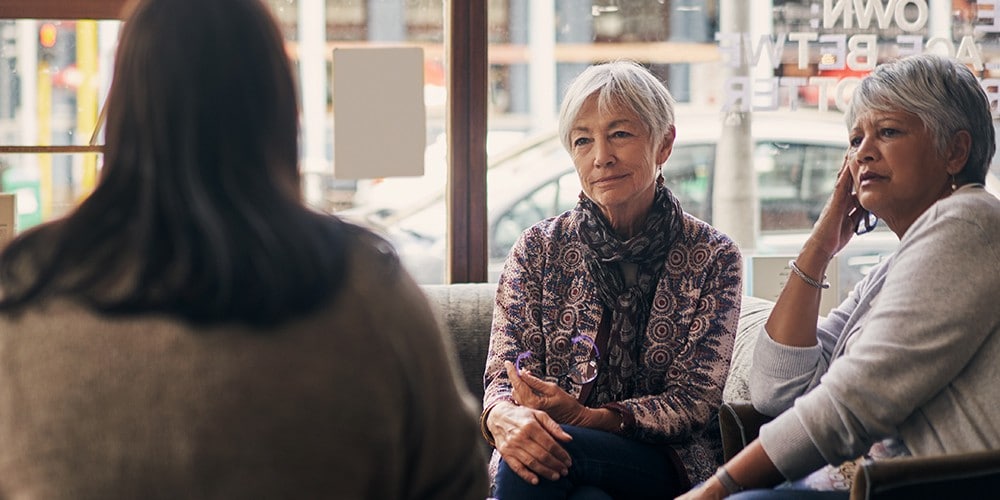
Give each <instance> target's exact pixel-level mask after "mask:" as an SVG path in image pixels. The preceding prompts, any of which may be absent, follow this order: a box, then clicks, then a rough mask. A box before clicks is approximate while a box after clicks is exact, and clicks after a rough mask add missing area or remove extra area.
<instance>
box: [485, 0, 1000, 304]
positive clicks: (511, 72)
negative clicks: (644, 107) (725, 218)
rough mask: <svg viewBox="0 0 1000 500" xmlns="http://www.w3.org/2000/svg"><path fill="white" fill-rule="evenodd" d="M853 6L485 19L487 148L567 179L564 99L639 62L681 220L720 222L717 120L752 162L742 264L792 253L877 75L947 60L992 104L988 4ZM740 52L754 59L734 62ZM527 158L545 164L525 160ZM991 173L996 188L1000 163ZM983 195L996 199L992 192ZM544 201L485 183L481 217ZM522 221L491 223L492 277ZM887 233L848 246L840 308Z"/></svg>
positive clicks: (544, 10) (556, 9) (888, 245)
mask: <svg viewBox="0 0 1000 500" xmlns="http://www.w3.org/2000/svg"><path fill="white" fill-rule="evenodd" d="M862 3H863V4H864V5H867V6H869V8H868V9H867V10H863V9H860V8H855V5H857V2H852V1H850V0H833V1H830V2H819V1H816V0H767V1H761V2H757V1H754V2H748V3H743V2H723V1H719V0H595V1H593V2H575V1H572V0H547V1H529V0H509V1H500V0H496V1H489V5H490V15H491V16H494V17H491V22H490V26H491V32H490V42H491V45H490V55H489V58H490V76H491V78H492V79H493V80H492V81H491V84H490V88H491V91H492V92H491V94H490V96H491V100H490V102H489V103H488V104H489V106H490V110H491V115H490V133H494V132H495V131H498V130H505V131H509V130H521V131H524V132H525V134H526V137H537V136H538V135H544V134H550V135H551V136H552V137H551V139H550V140H549V141H548V142H544V143H538V142H529V141H528V140H527V139H526V140H525V142H524V143H523V144H522V145H521V146H516V147H515V148H514V149H520V150H524V151H525V152H524V154H522V157H524V158H525V159H526V160H525V161H531V162H533V163H532V165H533V168H535V169H537V170H544V171H550V172H552V174H553V175H555V174H556V173H558V172H564V171H571V169H572V166H571V163H570V161H569V155H568V154H567V153H566V152H565V151H563V150H562V149H561V146H560V145H559V141H558V139H557V138H555V137H554V135H555V132H554V131H555V128H556V118H557V117H556V113H557V110H558V106H559V103H560V100H561V92H562V90H563V89H565V87H566V85H567V83H568V82H569V81H570V80H571V79H572V78H573V77H575V76H576V75H577V74H579V72H580V71H581V70H582V69H583V68H584V67H586V66H587V65H588V64H592V63H599V62H605V61H609V60H613V59H617V58H631V59H635V60H638V61H639V62H640V63H642V64H644V65H646V66H647V67H648V68H649V69H650V70H651V71H652V72H653V73H654V74H656V75H657V76H659V77H660V78H661V80H662V81H663V82H664V83H665V84H666V85H667V87H668V88H669V89H670V90H671V92H672V93H673V95H674V97H675V98H676V99H677V101H678V114H677V129H678V138H677V142H676V144H675V146H674V152H673V154H672V156H671V157H670V159H669V160H668V161H667V164H666V167H665V169H664V176H665V178H666V182H667V186H668V187H669V188H670V189H671V190H672V191H673V192H674V193H675V194H676V195H677V196H678V197H679V198H680V200H681V204H682V206H683V207H684V209H685V210H686V211H687V212H689V213H691V214H692V215H695V216H696V217H699V218H701V219H703V220H706V221H709V222H713V221H718V220H720V216H719V214H713V206H712V205H713V195H714V192H715V191H716V190H718V189H719V187H720V185H724V184H726V183H731V182H732V179H727V178H718V177H717V176H716V172H717V170H718V165H717V163H718V162H719V161H720V160H719V159H718V158H716V152H717V151H718V149H717V148H716V145H717V144H718V142H719V140H720V137H721V132H722V125H721V121H722V120H721V118H722V117H723V116H724V115H725V113H726V112H728V111H734V110H735V111H747V112H749V113H750V116H751V123H752V125H751V135H752V138H751V141H752V143H753V145H754V146H753V151H754V153H753V155H752V158H740V159H738V160H736V161H737V165H736V168H752V169H753V171H754V172H755V173H756V176H757V185H756V186H755V188H754V189H756V193H755V196H754V197H751V200H752V206H748V207H746V208H745V210H744V211H745V212H746V213H750V214H753V213H754V212H755V211H756V214H757V217H756V221H755V224H757V228H756V231H755V234H756V237H755V241H753V242H750V243H752V245H746V246H747V248H751V247H752V248H755V250H752V251H747V252H744V253H745V255H746V256H748V257H749V256H751V255H758V254H763V255H767V254H785V253H794V252H797V250H798V248H799V247H800V246H801V244H802V242H804V240H805V238H806V237H807V235H808V233H809V230H810V229H811V227H812V224H813V223H814V222H815V220H816V218H817V217H818V215H819V213H820V211H821V210H822V207H823V204H824V203H825V201H826V199H827V197H828V196H829V193H830V191H831V189H832V187H833V183H834V180H835V176H836V172H837V170H838V169H839V167H840V164H841V161H842V158H843V151H844V149H845V148H846V146H847V129H846V126H845V123H844V117H843V109H844V107H845V105H846V102H847V99H849V97H850V92H851V91H852V89H853V86H854V85H855V84H856V82H857V81H858V79H859V78H860V77H863V76H864V75H865V74H867V72H868V71H870V69H871V67H872V65H873V64H874V63H875V62H877V61H878V62H881V61H885V60H887V59H889V58H891V57H895V56H897V55H901V54H905V53H908V52H921V51H924V50H928V51H930V50H935V51H942V52H947V53H949V54H950V55H952V56H956V57H959V58H960V59H961V60H963V61H964V62H967V63H969V64H970V65H971V66H973V67H974V68H975V69H976V70H977V71H979V74H981V75H982V77H983V79H984V86H986V87H987V92H988V93H990V95H991V98H992V99H994V101H995V100H996V99H997V96H998V95H1000V88H998V85H997V83H998V81H997V80H994V79H995V78H997V76H996V72H997V70H998V69H1000V64H998V63H996V62H993V61H995V60H996V59H997V54H998V53H1000V51H998V50H997V49H998V48H1000V47H998V33H1000V22H997V20H998V19H1000V16H997V15H995V13H994V9H995V8H994V7H993V6H992V2H990V5H988V6H986V7H981V5H980V4H983V3H984V2H951V1H947V0H924V1H915V2H885V1H878V0H872V1H865V2H862ZM737 6H739V7H745V9H746V10H741V11H740V12H743V13H745V14H742V15H741V16H738V17H739V18H738V19H737V21H738V22H734V23H732V24H734V25H736V26H738V28H737V29H729V24H727V25H725V26H724V25H723V24H722V21H723V19H724V16H726V15H727V12H724V10H725V9H735V8H736V7H737ZM729 12H730V13H731V12H733V11H732V10H730V11H729ZM724 27H725V28H726V29H727V30H729V31H726V32H723V31H722V29H723V28H724ZM738 44H748V45H744V48H743V50H742V51H739V50H737V48H736V47H737V45H738ZM737 57H746V58H747V59H748V60H749V61H750V63H751V67H752V68H751V70H750V72H749V74H747V75H746V76H741V75H737V74H735V73H734V71H733V69H732V67H731V64H730V63H731V62H733V61H734V60H735V59H734V58H737ZM532 148H546V150H547V151H548V153H547V155H546V156H545V157H544V159H538V160H531V159H529V158H531V156H530V155H529V154H528V153H527V151H528V150H530V149H532ZM725 161H733V160H725ZM994 162H995V163H994V167H993V171H994V173H995V172H997V171H1000V167H998V166H997V163H1000V161H998V160H997V159H996V158H994ZM523 168H527V167H523ZM540 177H544V176H540ZM994 177H995V176H994ZM537 182H539V183H542V182H549V181H547V180H545V179H544V178H540V179H539V180H538V181H537ZM990 183H992V184H994V185H996V188H995V190H1000V181H997V180H996V178H991V180H990ZM540 186H541V184H535V183H530V182H527V181H526V180H522V181H521V182H516V183H515V182H504V181H501V180H498V179H495V178H494V176H491V177H490V184H489V185H488V194H489V197H490V199H491V205H490V210H491V211H492V210H494V205H493V202H492V199H493V198H503V199H505V200H518V199H520V200H523V201H524V202H527V200H529V199H532V198H531V196H533V193H535V192H536V191H537V190H538V189H540ZM747 189H750V186H747ZM998 192H1000V191H998ZM517 203H518V202H516V201H513V202H508V205H507V206H515V205H516V204H517ZM526 213H527V212H526ZM529 219H530V217H527V216H525V217H520V218H515V217H512V216H507V217H496V216H494V215H493V214H492V213H491V215H490V218H489V220H490V221H495V222H493V224H496V225H497V226H496V227H492V228H490V231H489V234H490V235H491V238H492V241H491V245H490V251H491V254H490V265H491V268H495V267H498V266H499V265H500V264H501V263H502V260H503V257H504V256H505V255H506V252H505V251H504V249H505V248H506V249H509V247H510V245H511V244H512V243H513V241H514V239H512V238H514V237H513V236H512V235H514V234H518V233H519V231H523V229H524V228H525V227H527V226H529V225H530V224H531V223H533V222H532V221H530V220H529ZM535 222H537V220H536V221H535ZM522 226H523V227H522ZM885 233H887V231H886V230H885V228H884V227H882V228H881V230H879V231H876V232H875V233H872V234H871V235H867V236H865V237H861V238H855V239H854V240H852V248H851V249H849V250H848V251H845V254H844V255H845V258H844V259H841V260H840V265H841V272H840V274H841V277H842V278H844V279H843V280H842V283H841V286H840V290H841V292H842V293H843V294H846V292H847V290H849V289H850V287H851V286H853V283H854V282H855V281H857V279H859V278H860V276H862V275H863V274H864V273H865V272H867V269H868V268H870V266H871V264H872V263H874V262H877V261H878V260H879V259H880V258H881V257H882V256H884V255H887V254H888V253H891V252H892V251H893V250H894V249H895V246H896V244H897V241H896V238H895V237H894V235H891V234H888V236H887V235H886V234H885ZM855 240H856V241H855ZM855 247H856V248H855ZM855 250H856V251H855ZM848 262H850V263H849V264H848ZM491 276H492V275H491Z"/></svg>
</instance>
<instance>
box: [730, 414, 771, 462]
mask: <svg viewBox="0 0 1000 500" xmlns="http://www.w3.org/2000/svg"><path fill="white" fill-rule="evenodd" d="M773 418H774V417H769V416H767V415H764V414H763V413H760V412H758V411H757V410H755V409H754V407H753V405H752V404H750V402H749V401H730V402H727V403H722V406H721V407H720V408H719V430H720V432H721V433H722V453H723V455H724V457H725V460H726V461H727V462H728V461H729V459H731V458H733V457H734V456H736V454H737V453H739V452H740V450H742V449H743V448H744V447H746V445H748V444H750V442H751V441H753V440H754V439H757V433H758V431H759V430H760V426H762V425H764V424H766V423H767V422H769V421H771V419H773Z"/></svg>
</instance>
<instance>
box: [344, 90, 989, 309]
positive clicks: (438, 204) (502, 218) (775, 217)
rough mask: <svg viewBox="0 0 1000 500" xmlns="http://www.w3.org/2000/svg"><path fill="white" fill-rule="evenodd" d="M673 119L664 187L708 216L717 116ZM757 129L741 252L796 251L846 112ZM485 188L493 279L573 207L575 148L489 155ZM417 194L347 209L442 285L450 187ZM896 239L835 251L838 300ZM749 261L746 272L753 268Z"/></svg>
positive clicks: (842, 142)
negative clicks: (518, 248)
mask: <svg viewBox="0 0 1000 500" xmlns="http://www.w3.org/2000/svg"><path fill="white" fill-rule="evenodd" d="M676 122H677V139H676V141H675V144H674V151H673V154H671V156H670V158H669V159H668V160H667V163H666V165H665V167H664V172H663V173H664V177H665V178H666V185H667V187H669V188H670V189H671V191H672V192H673V193H674V194H675V195H676V196H677V197H678V199H679V200H680V202H681V206H682V207H683V208H684V210H685V211H686V212H688V213H690V214H692V215H694V216H696V217H698V218H700V219H702V220H705V221H708V222H711V221H712V200H711V195H712V187H713V184H714V182H715V178H714V175H713V174H714V164H715V151H716V143H717V141H718V138H719V135H720V132H721V115H720V114H719V113H703V112H693V111H689V110H685V109H679V110H678V115H677V119H676ZM751 128H752V135H753V142H754V149H753V151H754V152H753V158H752V161H753V167H754V170H755V171H756V172H757V179H758V188H757V189H758V191H757V194H758V199H759V207H760V223H761V227H760V232H759V237H758V240H757V242H756V247H757V248H756V250H755V251H754V252H753V253H752V254H749V253H748V252H744V253H745V254H747V255H745V257H746V258H747V259H748V260H749V259H750V258H752V257H754V256H757V255H791V256H794V255H796V254H797V253H798V251H799V249H800V247H801V245H802V243H803V242H804V241H805V239H806V237H807V236H808V235H809V232H810V230H811V228H812V225H813V223H814V222H815V221H816V218H817V217H818V216H819V213H820V211H821V210H822V208H823V205H824V203H825V202H826V199H827V197H828V196H829V193H830V191H831V190H832V188H833V185H834V182H835V180H836V174H837V171H838V169H839V168H840V165H841V163H842V160H843V155H844V150H845V148H846V145H847V127H846V124H845V123H844V118H843V115H842V114H839V113H818V112H814V111H809V110H800V111H795V112H771V113H755V114H754V115H753V117H752V127H751ZM748 160H750V159H748ZM989 184H990V185H991V188H992V189H993V190H994V193H997V192H998V190H997V185H998V184H1000V182H998V181H997V180H996V178H992V179H991V180H990V183H989ZM487 190H488V201H487V205H488V206H487V219H488V221H487V222H488V225H489V229H488V239H489V242H488V243H489V245H488V248H489V279H490V280H491V281H496V279H497V278H498V276H499V273H500V270H501V268H502V265H503V261H504V259H505V258H506V256H507V254H508V252H509V250H510V248H511V246H512V245H513V244H514V242H515V241H516V240H517V238H518V237H519V236H520V234H521V233H522V232H523V231H524V229H526V228H527V227H529V226H530V225H532V224H534V223H535V222H538V221H540V220H542V219H544V218H547V217H551V216H554V215H556V214H559V213H561V212H563V211H565V210H569V209H570V208H572V207H573V206H575V204H576V202H577V200H578V196H579V193H580V183H579V180H578V178H577V175H576V171H575V169H574V167H573V164H572V162H571V161H570V158H569V155H568V154H567V153H566V151H565V149H563V146H562V144H561V143H560V141H559V138H558V137H557V135H556V133H555V132H551V133H547V134H542V135H540V136H535V137H529V138H527V139H525V140H524V141H523V142H522V143H521V144H519V145H518V146H516V147H514V148H512V149H509V150H507V151H505V152H504V153H500V154H492V155H490V158H489V166H488V172H487ZM373 198H375V197H374V196H373ZM420 198H421V200H422V201H415V202H414V203H413V204H411V205H410V206H407V207H406V208H405V209H399V208H393V209H386V208H384V207H379V206H378V205H371V206H368V207H360V208H357V209H353V210H350V211H348V212H347V213H345V214H344V215H346V216H348V218H350V219H353V220H361V221H362V222H363V223H364V224H366V225H369V226H371V227H372V228H374V229H375V230H377V231H379V232H381V233H383V234H385V235H386V236H387V237H388V238H389V239H390V240H391V241H392V242H393V243H394V244H395V245H396V246H397V249H398V250H399V253H400V254H401V256H402V258H403V261H404V264H405V265H406V267H407V268H408V270H409V271H410V273H411V274H413V276H414V277H415V278H416V279H417V281H419V282H421V283H442V282H443V281H444V258H445V255H446V252H445V243H446V235H445V228H446V224H445V201H444V186H443V185H442V186H440V189H439V190H438V191H437V192H434V193H431V195H430V196H426V195H423V196H420ZM897 244H898V240H897V239H896V236H895V234H893V233H892V232H891V231H889V230H888V229H887V228H886V227H885V226H884V225H882V224H879V227H878V228H877V229H876V230H875V231H873V232H871V233H869V234H866V235H863V236H857V237H855V238H853V239H852V240H851V243H850V244H849V245H848V247H847V248H845V249H844V250H843V251H842V252H841V254H840V255H839V256H838V261H837V262H838V269H837V272H836V273H835V275H836V276H837V277H838V279H839V286H838V287H837V290H838V292H839V294H838V295H839V297H836V298H835V300H838V301H839V300H840V299H842V298H843V297H846V294H847V292H848V291H850V289H851V288H852V287H853V285H854V283H856V282H857V281H858V280H859V279H861V277H862V276H863V275H864V274H866V273H867V272H868V270H869V269H870V268H871V266H872V265H874V264H875V263H877V262H878V261H879V260H881V259H882V258H883V257H884V256H886V255H888V254H889V253H891V252H893V251H894V250H895V248H896V246H897ZM746 267H747V270H748V272H749V271H750V268H751V266H749V265H748V266H746ZM831 274H834V273H831ZM749 282H750V281H749V280H748V283H749ZM748 291H749V290H748Z"/></svg>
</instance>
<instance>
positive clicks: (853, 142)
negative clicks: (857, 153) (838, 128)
mask: <svg viewBox="0 0 1000 500" xmlns="http://www.w3.org/2000/svg"><path fill="white" fill-rule="evenodd" d="M848 144H850V145H851V147H852V148H856V147H858V146H860V145H861V138H860V137H851V139H850V140H849V141H848Z"/></svg>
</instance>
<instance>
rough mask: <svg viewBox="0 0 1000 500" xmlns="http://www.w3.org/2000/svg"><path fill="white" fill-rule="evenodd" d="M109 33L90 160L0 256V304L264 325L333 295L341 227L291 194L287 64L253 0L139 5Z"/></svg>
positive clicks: (294, 133) (266, 16)
mask: <svg viewBox="0 0 1000 500" xmlns="http://www.w3.org/2000/svg"><path fill="white" fill-rule="evenodd" d="M131 7H132V9H133V10H132V11H131V14H130V16H129V17H128V18H127V20H126V21H125V23H124V26H123V31H122V35H121V39H120V42H119V47H118V52H117V56H116V61H115V71H114V79H113V81H112V84H111V92H110V95H109V97H108V103H107V111H108V121H107V129H106V138H107V140H106V146H105V153H104V166H103V169H102V171H101V179H100V182H99V184H98V186H97V187H96V189H95V190H94V192H93V193H92V194H91V195H90V196H89V197H87V198H86V199H85V200H84V201H83V202H82V203H81V204H80V205H79V207H78V208H77V209H76V210H74V211H73V212H71V213H70V214H69V215H67V216H66V217H65V218H63V219H61V220H57V221H53V222H51V223H48V224H45V225H43V226H40V227H37V228H34V229H33V230H30V231H27V232H25V233H24V234H23V235H21V237H19V238H18V239H16V240H15V241H13V242H11V243H10V244H9V246H8V247H7V248H6V249H5V251H4V253H3V255H2V261H0V283H2V284H3V287H4V296H3V299H2V301H0V309H2V310H8V311H9V310H16V309H18V308H20V307H21V306H24V305H27V304H29V303H31V302H33V301H37V300H43V299H46V298H48V297H65V298H69V299H72V300H75V301H78V302H81V303H83V304H85V305H87V306H89V307H91V308H93V309H96V310H98V311H101V312H105V313H124V314H129V313H143V312H162V313H167V314H170V315H173V316H178V317H181V318H184V319H187V320H189V321H191V322H195V323H217V322H227V321H237V322H245V323H250V324H258V325H265V324H274V323H277V322H280V321H283V320H286V319H289V318H290V317H292V316H295V315H296V314H299V313H302V312H306V311H309V310H312V309H314V308H316V307H317V306H319V305H320V304H321V303H322V302H323V301H325V300H329V299H330V298H332V295H333V294H334V293H335V292H336V291H337V290H338V289H339V288H340V287H341V285H342V282H343V278H344V273H345V267H346V252H347V249H346V239H345V238H348V237H349V236H350V234H351V233H352V232H353V231H354V230H353V229H349V226H347V225H346V224H345V223H343V222H340V221H339V220H337V219H336V218H334V217H332V216H329V215H323V214H320V213H317V212H314V211H312V210H311V209H309V208H308V207H307V206H305V205H304V204H303V202H302V200H301V195H300V187H299V173H298V109H297V100H296V91H295V88H296V87H295V82H294V78H293V74H292V67H291V62H290V61H289V59H288V56H287V54H286V52H285V49H284V42H283V40H282V37H281V34H280V32H279V30H278V26H277V24H276V23H275V21H274V18H273V17H272V16H271V13H270V11H269V10H268V8H267V7H266V6H265V5H263V3H262V2H261V0H209V1H205V0H170V1H166V0H140V1H139V2H137V3H136V4H134V5H132V6H131Z"/></svg>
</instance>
